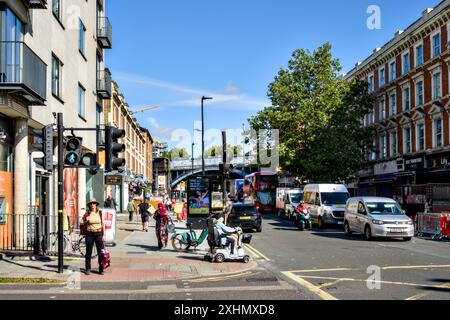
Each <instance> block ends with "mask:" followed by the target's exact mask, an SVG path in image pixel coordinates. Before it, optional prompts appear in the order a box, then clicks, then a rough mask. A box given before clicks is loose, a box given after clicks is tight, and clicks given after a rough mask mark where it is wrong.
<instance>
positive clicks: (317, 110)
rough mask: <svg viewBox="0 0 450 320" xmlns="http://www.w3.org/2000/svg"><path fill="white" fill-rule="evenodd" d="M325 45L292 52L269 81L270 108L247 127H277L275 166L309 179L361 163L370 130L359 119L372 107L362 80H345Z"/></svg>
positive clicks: (342, 174)
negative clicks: (276, 159)
mask: <svg viewBox="0 0 450 320" xmlns="http://www.w3.org/2000/svg"><path fill="white" fill-rule="evenodd" d="M341 69H342V67H341V65H340V63H339V60H337V59H334V58H333V56H332V54H331V45H330V44H329V43H326V44H324V45H322V46H321V47H319V48H317V49H316V50H314V51H313V52H312V53H310V52H309V51H306V50H302V49H299V50H296V51H294V53H293V54H292V58H291V60H290V61H289V63H288V67H287V68H286V69H283V68H282V69H280V71H279V72H278V75H277V76H276V77H275V79H274V81H273V82H272V83H271V84H270V85H269V91H268V96H269V98H270V99H271V101H272V106H271V107H267V108H265V109H264V110H263V111H261V112H259V113H258V114H257V115H256V116H254V117H252V118H250V119H249V123H250V125H251V127H252V128H253V129H255V130H259V129H279V139H280V143H279V150H280V166H281V168H282V169H284V170H287V171H290V172H292V173H294V174H297V175H298V176H302V177H304V178H307V179H311V180H313V181H317V182H319V181H334V180H339V179H345V178H347V177H348V176H349V175H351V174H352V173H355V172H356V171H358V170H360V169H362V168H363V166H364V162H365V159H366V155H367V153H368V152H369V151H370V149H371V147H372V143H373V141H372V139H373V134H374V133H373V130H372V129H368V128H363V127H361V125H360V120H361V119H362V117H363V116H364V115H365V114H367V112H368V110H369V109H370V108H371V107H372V106H373V100H372V97H371V95H369V93H368V86H367V83H364V82H361V81H356V80H355V81H352V82H348V81H345V80H344V79H343V78H342V76H341V75H340V71H341Z"/></svg>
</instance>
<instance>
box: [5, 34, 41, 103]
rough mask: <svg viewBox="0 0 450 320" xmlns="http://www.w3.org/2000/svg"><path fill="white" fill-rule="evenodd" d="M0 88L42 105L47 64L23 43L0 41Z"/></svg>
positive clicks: (29, 101)
mask: <svg viewBox="0 0 450 320" xmlns="http://www.w3.org/2000/svg"><path fill="white" fill-rule="evenodd" d="M0 90H2V91H8V92H11V93H14V94H17V95H20V96H21V97H22V98H24V99H25V100H26V101H27V102H28V103H29V104H34V105H44V104H45V100H46V97H47V95H46V92H47V65H46V64H45V63H44V61H42V59H41V58H39V57H38V56H37V55H36V54H35V53H34V52H33V50H31V49H30V48H29V47H28V46H27V45H26V44H25V43H23V42H18V41H0Z"/></svg>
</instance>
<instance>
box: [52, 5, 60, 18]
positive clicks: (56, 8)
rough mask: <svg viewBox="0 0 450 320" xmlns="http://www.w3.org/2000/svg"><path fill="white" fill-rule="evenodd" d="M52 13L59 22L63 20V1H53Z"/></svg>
mask: <svg viewBox="0 0 450 320" xmlns="http://www.w3.org/2000/svg"><path fill="white" fill-rule="evenodd" d="M52 12H53V15H54V16H55V17H56V18H57V19H58V20H61V0H53V2H52Z"/></svg>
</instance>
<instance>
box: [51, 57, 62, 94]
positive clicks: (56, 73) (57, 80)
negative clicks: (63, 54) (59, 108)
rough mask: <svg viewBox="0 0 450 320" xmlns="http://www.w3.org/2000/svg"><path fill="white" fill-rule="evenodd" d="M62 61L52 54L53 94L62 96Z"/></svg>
mask: <svg viewBox="0 0 450 320" xmlns="http://www.w3.org/2000/svg"><path fill="white" fill-rule="evenodd" d="M61 69H62V63H61V61H60V60H59V59H58V58H57V57H56V56H54V55H52V94H53V95H55V96H57V97H58V98H61V74H62V73H61Z"/></svg>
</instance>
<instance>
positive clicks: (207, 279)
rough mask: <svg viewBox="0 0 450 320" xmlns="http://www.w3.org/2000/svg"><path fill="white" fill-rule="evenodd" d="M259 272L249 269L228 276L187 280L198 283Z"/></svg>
mask: <svg viewBox="0 0 450 320" xmlns="http://www.w3.org/2000/svg"><path fill="white" fill-rule="evenodd" d="M260 273H261V272H256V273H254V272H251V271H247V272H243V273H239V274H233V275H230V276H218V277H210V278H201V279H194V280H189V281H188V282H193V283H200V282H218V281H222V280H227V279H234V278H242V277H245V276H248V275H251V274H253V275H258V274H260Z"/></svg>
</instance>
